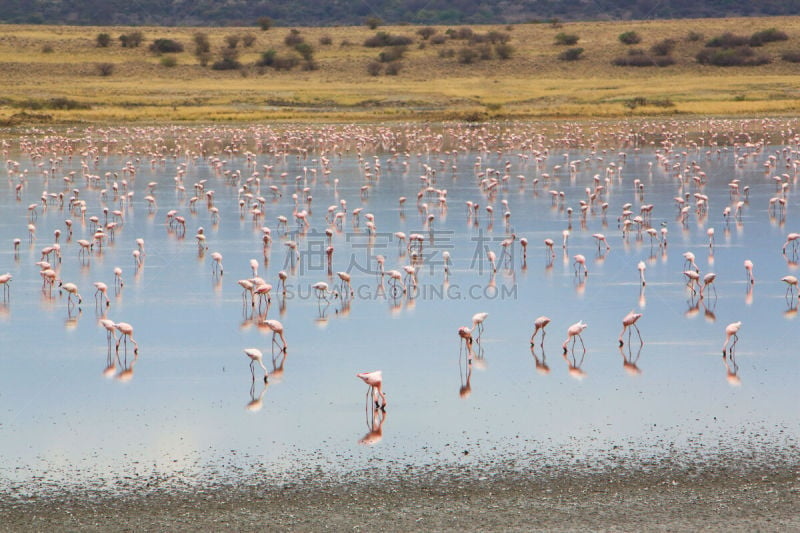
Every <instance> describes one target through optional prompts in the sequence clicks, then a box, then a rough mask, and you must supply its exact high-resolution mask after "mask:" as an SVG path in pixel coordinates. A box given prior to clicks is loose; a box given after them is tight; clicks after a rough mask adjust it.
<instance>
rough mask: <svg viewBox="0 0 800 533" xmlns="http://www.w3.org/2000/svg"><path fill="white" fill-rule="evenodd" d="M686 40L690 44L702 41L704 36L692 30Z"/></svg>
mask: <svg viewBox="0 0 800 533" xmlns="http://www.w3.org/2000/svg"><path fill="white" fill-rule="evenodd" d="M686 40H687V41H689V42H690V43H693V42H697V41H702V40H703V34H702V33H700V32H697V31H694V30H690V31H689V33H687V34H686Z"/></svg>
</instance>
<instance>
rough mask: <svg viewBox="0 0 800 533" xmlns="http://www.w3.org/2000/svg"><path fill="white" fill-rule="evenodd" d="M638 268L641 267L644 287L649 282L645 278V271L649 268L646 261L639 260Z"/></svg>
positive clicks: (640, 272)
mask: <svg viewBox="0 0 800 533" xmlns="http://www.w3.org/2000/svg"><path fill="white" fill-rule="evenodd" d="M636 268H638V269H639V280H640V281H641V282H642V287H644V286H645V284H646V283H647V282H646V281H645V279H644V271H645V270H647V265H646V264H645V263H644V261H639V264H638V265H636Z"/></svg>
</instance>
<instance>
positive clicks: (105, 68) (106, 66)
mask: <svg viewBox="0 0 800 533" xmlns="http://www.w3.org/2000/svg"><path fill="white" fill-rule="evenodd" d="M96 69H97V73H98V74H100V75H101V76H111V75H112V74H113V73H114V63H98V64H97V65H96Z"/></svg>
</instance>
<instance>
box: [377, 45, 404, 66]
mask: <svg viewBox="0 0 800 533" xmlns="http://www.w3.org/2000/svg"><path fill="white" fill-rule="evenodd" d="M407 50H408V48H407V47H405V46H391V47H389V48H387V49H385V50H383V51H382V52H381V53H380V54H378V61H380V62H381V63H391V62H392V61H397V60H398V59H402V58H403V56H404V55H405V53H406V51H407Z"/></svg>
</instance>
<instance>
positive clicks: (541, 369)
mask: <svg viewBox="0 0 800 533" xmlns="http://www.w3.org/2000/svg"><path fill="white" fill-rule="evenodd" d="M540 347H541V348H542V358H541V359H540V358H539V356H538V355H536V345H535V344H533V343H531V355H532V356H533V361H534V363H535V364H536V371H537V372H538V373H539V374H542V375H543V376H546V375H547V374H549V373H550V367H549V366H547V356H546V355H545V353H544V343H542V344H541V345H540Z"/></svg>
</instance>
